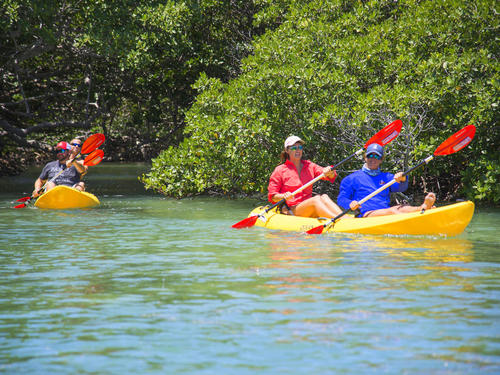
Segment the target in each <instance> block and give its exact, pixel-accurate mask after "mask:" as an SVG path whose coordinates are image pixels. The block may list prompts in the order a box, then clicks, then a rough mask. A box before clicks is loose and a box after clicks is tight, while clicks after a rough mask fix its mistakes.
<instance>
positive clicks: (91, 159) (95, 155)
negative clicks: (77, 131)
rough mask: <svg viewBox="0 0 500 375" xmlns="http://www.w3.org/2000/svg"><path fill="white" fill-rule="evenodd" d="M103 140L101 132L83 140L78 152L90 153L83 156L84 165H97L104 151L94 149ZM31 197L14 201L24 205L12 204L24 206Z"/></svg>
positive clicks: (19, 206)
mask: <svg viewBox="0 0 500 375" xmlns="http://www.w3.org/2000/svg"><path fill="white" fill-rule="evenodd" d="M105 140H106V137H105V136H104V134H102V133H96V134H93V135H91V136H90V137H88V138H87V139H86V140H85V142H84V143H83V145H82V150H81V152H80V154H90V155H88V156H87V157H86V158H85V160H84V161H83V164H84V165H86V166H94V165H97V164H99V163H100V162H101V160H102V157H103V156H104V152H103V151H102V150H96V149H97V147H99V146H100V145H102V144H103V143H104V141H105ZM93 151H94V152H93ZM96 151H97V152H96ZM99 151H100V152H99ZM77 156H78V155H77ZM99 158H100V160H98V159H99ZM92 163H93V164H92ZM64 171H65V169H63V170H61V171H60V172H59V173H58V174H57V175H55V176H54V177H52V178H51V179H50V181H47V182H46V183H45V184H44V185H43V186H42V187H41V188H40V190H38V193H39V192H41V191H43V190H44V189H45V187H46V186H47V184H48V183H49V182H52V181H54V180H55V179H56V178H57V177H59V176H60V175H61V173H63V172H64ZM33 198H34V197H33V196H30V197H23V198H19V199H17V200H16V202H25V204H24V205H22V204H19V205H17V206H14V208H24V207H26V206H27V205H28V204H29V202H30V201H31V200H32V199H33Z"/></svg>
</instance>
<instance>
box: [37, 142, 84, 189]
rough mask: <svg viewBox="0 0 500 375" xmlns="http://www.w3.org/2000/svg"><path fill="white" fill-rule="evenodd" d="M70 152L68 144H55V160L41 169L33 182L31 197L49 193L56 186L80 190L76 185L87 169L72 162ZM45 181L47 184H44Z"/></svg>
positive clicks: (70, 148)
mask: <svg viewBox="0 0 500 375" xmlns="http://www.w3.org/2000/svg"><path fill="white" fill-rule="evenodd" d="M71 150H72V147H71V145H70V144H69V143H68V142H59V143H58V144H57V146H56V158H57V160H54V161H51V162H49V163H47V164H46V165H45V166H44V167H43V169H42V172H41V173H40V176H39V177H38V178H37V180H36V181H35V190H33V194H32V196H33V197H38V196H39V195H40V194H42V193H43V190H45V191H49V190H50V189H53V188H54V187H56V186H57V185H66V186H71V187H74V188H75V189H78V190H82V189H81V187H80V186H79V185H78V184H79V183H80V180H81V176H82V175H83V174H85V173H86V171H87V167H85V166H84V165H83V164H80V163H79V162H77V161H75V160H74V155H72V154H71ZM46 181H48V182H47V183H46ZM44 184H45V185H44ZM42 188H43V189H42Z"/></svg>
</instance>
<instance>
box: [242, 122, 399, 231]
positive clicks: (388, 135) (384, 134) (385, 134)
mask: <svg viewBox="0 0 500 375" xmlns="http://www.w3.org/2000/svg"><path fill="white" fill-rule="evenodd" d="M402 126H403V122H402V121H401V120H396V121H393V122H392V123H390V124H389V125H387V126H386V127H385V128H383V129H382V130H379V131H378V132H377V134H375V135H374V136H373V137H371V138H370V139H369V140H368V141H367V142H366V143H365V145H364V148H360V149H359V150H358V151H356V152H355V153H354V154H352V155H351V156H348V157H347V158H345V159H344V160H342V161H341V162H339V163H337V164H335V165H331V166H330V167H331V169H332V170H334V169H336V168H337V167H339V166H340V165H342V164H344V163H345V162H347V161H349V160H351V159H352V158H353V157H354V156H356V155H361V154H362V153H363V151H364V149H365V148H367V147H368V146H369V145H371V144H372V143H378V144H379V145H381V146H385V145H386V144H388V143H390V142H392V140H394V139H395V138H396V137H397V136H398V135H399V133H400V131H401V127H402ZM324 176H325V174H324V173H322V174H320V175H319V176H317V177H315V178H314V179H312V180H311V181H309V182H308V183H306V184H305V185H302V186H301V187H300V188H298V189H297V190H295V191H294V192H293V193H292V197H293V196H294V195H296V194H298V193H300V192H301V191H302V190H304V189H306V188H307V187H309V186H311V185H312V184H314V183H315V182H316V181H318V180H320V179H322V178H323V177H324ZM285 202H286V200H285V199H284V198H283V199H281V200H280V201H279V202H277V203H275V204H273V205H272V206H270V207H268V208H266V209H265V210H264V214H266V213H268V212H269V211H270V210H272V209H273V208H274V207H276V206H282V205H283V204H284V203H285ZM264 214H257V215H253V216H250V217H247V218H246V219H243V220H241V221H239V222H237V223H236V224H233V225H232V227H233V228H236V229H242V228H249V227H252V226H254V225H255V223H256V221H257V219H258V218H260V219H261V220H264V221H265V220H266V219H265V216H264Z"/></svg>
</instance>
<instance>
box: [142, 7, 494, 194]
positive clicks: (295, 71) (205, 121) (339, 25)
mask: <svg viewBox="0 0 500 375" xmlns="http://www.w3.org/2000/svg"><path fill="white" fill-rule="evenodd" d="M282 3H283V2H282ZM284 3H286V4H287V7H282V8H281V9H282V11H281V12H279V11H277V9H276V8H266V9H265V10H264V11H263V13H261V14H258V15H257V17H256V19H257V20H262V22H269V20H274V21H276V20H277V19H279V20H280V22H281V25H280V26H279V27H278V28H277V29H276V30H273V31H270V32H268V33H266V34H264V35H263V36H261V37H259V38H256V39H255V41H254V43H253V48H254V54H253V55H252V56H250V57H248V58H247V59H245V60H244V62H243V65H242V69H241V70H242V74H241V75H240V76H238V77H237V78H234V79H233V80H231V81H230V82H228V83H222V82H221V81H220V80H218V79H214V78H209V77H207V76H206V75H202V76H201V77H200V78H199V79H198V81H197V83H196V84H195V85H194V86H193V87H194V89H196V90H198V92H199V95H198V96H197V98H196V102H195V103H194V104H193V106H192V107H191V109H190V110H189V111H188V112H187V115H186V124H187V125H186V128H185V134H186V138H185V140H184V141H183V143H181V144H180V145H179V147H170V148H169V149H168V150H165V151H164V152H163V153H162V154H161V155H160V156H159V157H158V158H157V159H156V160H155V161H154V164H153V168H152V170H151V172H150V173H149V174H147V175H145V176H143V178H142V180H143V181H144V183H145V186H146V187H148V188H153V189H156V190H158V191H161V192H162V193H164V194H166V195H170V196H178V197H181V196H185V195H190V194H199V193H206V192H219V193H247V194H249V193H254V192H264V191H265V188H266V185H267V179H268V176H269V174H270V172H271V170H272V168H273V167H274V166H275V165H276V164H277V163H278V154H279V152H280V150H281V148H282V143H283V140H284V139H285V138H286V137H287V136H288V135H290V134H296V135H299V136H300V137H302V138H303V139H304V140H305V141H306V142H307V156H308V157H309V158H311V159H313V160H314V161H316V162H318V163H320V164H327V163H334V162H335V161H338V160H341V159H343V158H344V157H345V156H347V155H349V154H351V153H352V152H353V151H355V150H356V149H358V148H359V147H360V146H361V145H363V144H364V142H365V141H366V140H367V139H368V138H369V137H370V136H371V135H372V134H373V133H374V132H375V131H376V130H377V129H379V128H381V127H383V126H384V125H386V124H387V123H388V122H389V121H391V120H393V119H396V118H401V119H402V120H403V123H404V131H403V133H402V134H401V136H400V138H399V139H398V141H397V142H395V143H394V144H392V145H391V146H390V147H389V151H390V152H389V159H388V162H387V163H386V164H385V167H386V168H387V169H391V170H395V169H400V168H403V167H404V166H405V165H411V164H413V163H415V162H416V161H417V159H420V158H422V157H425V156H428V155H429V154H430V153H432V152H433V150H434V149H435V148H436V147H437V146H438V145H439V143H441V142H442V141H444V140H445V139H446V138H447V137H448V136H449V135H451V134H453V133H454V132H456V131H457V130H459V129H460V128H462V127H463V126H465V125H467V124H468V123H474V124H475V125H476V126H477V129H478V132H477V135H476V139H475V140H474V141H473V143H472V144H471V145H470V147H468V148H467V149H465V150H463V151H461V152H460V153H457V154H455V155H452V156H449V157H445V158H439V159H438V160H436V161H435V162H433V163H432V164H430V165H429V166H428V168H426V169H421V170H418V171H415V175H414V177H413V179H412V182H413V188H414V189H417V188H418V189H421V188H423V187H424V186H423V182H422V181H425V182H426V185H425V188H427V189H429V190H430V189H432V190H435V191H438V192H439V193H441V194H440V195H441V199H447V198H453V197H458V196H464V195H465V196H467V197H468V198H472V199H476V200H482V201H485V202H498V201H499V200H500V190H499V187H498V181H499V180H500V179H499V177H500V156H499V155H500V153H499V152H498V150H499V145H500V142H499V141H500V139H499V138H500V137H499V134H500V130H499V127H498V122H497V118H498V97H499V95H498V78H499V77H498V74H499V69H498V41H497V35H498V17H497V16H496V14H498V5H497V4H496V3H495V2H494V1H491V0H490V1H486V0H479V1H475V2H470V1H466V0H435V1H430V0H429V1H410V0H403V1H389V0H387V1H359V2H350V1H335V0H330V1H327V0H315V1H310V2H307V4H304V2H303V1H300V2H295V1H289V2H284ZM283 9H285V11H283ZM271 11H272V12H274V13H272V14H268V13H265V12H271ZM359 166H360V161H359V160H358V161H356V162H353V163H351V164H350V165H349V166H346V169H349V168H351V169H352V168H358V167H359Z"/></svg>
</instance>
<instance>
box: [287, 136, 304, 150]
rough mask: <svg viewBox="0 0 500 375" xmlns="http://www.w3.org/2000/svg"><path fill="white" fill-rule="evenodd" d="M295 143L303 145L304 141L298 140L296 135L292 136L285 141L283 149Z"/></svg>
mask: <svg viewBox="0 0 500 375" xmlns="http://www.w3.org/2000/svg"><path fill="white" fill-rule="evenodd" d="M297 142H300V143H302V144H304V141H303V140H302V139H300V138H299V137H297V136H296V135H292V136H290V137H288V138H287V139H286V140H285V148H287V147H290V146H292V145H294V144H295V143H297Z"/></svg>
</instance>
